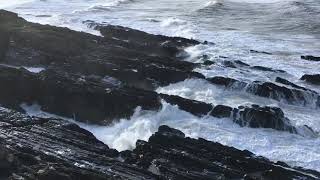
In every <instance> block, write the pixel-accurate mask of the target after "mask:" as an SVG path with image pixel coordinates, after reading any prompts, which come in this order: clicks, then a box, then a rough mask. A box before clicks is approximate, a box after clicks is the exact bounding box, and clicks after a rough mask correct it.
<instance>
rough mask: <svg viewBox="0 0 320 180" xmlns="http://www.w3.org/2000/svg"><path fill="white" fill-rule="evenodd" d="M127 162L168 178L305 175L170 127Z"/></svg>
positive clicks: (139, 147) (141, 143)
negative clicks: (186, 136) (192, 137)
mask: <svg viewBox="0 0 320 180" xmlns="http://www.w3.org/2000/svg"><path fill="white" fill-rule="evenodd" d="M137 155H138V156H137ZM137 157H139V158H137ZM125 162H130V163H135V164H137V165H138V166H142V167H144V168H146V169H148V170H149V171H152V172H154V173H157V174H161V175H162V176H164V177H165V178H166V179H242V178H244V179H274V178H280V179H293V178H298V179H299V178H302V177H303V176H304V175H303V176H300V175H299V172H297V171H294V170H293V171H292V170H291V169H290V168H286V167H287V165H285V164H283V166H282V165H280V164H282V163H280V162H279V163H277V164H273V163H271V162H270V161H268V160H266V159H264V158H262V157H255V158H254V157H253V154H252V153H251V152H249V151H240V150H237V149H235V148H232V147H227V146H223V145H221V144H219V143H214V142H210V141H207V140H204V139H191V138H185V137H184V134H183V133H181V132H180V131H177V130H174V129H171V128H170V127H168V126H161V127H160V128H159V130H158V132H156V133H155V134H154V135H152V136H151V137H150V139H149V142H145V141H138V142H137V147H136V149H134V150H133V153H132V155H131V156H127V158H126V159H125ZM278 164H279V165H278ZM316 177H317V175H316V176H315V178H316ZM306 178H311V179H312V178H313V177H306Z"/></svg>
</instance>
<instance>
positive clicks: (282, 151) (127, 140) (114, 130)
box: [21, 103, 320, 170]
mask: <svg viewBox="0 0 320 180" xmlns="http://www.w3.org/2000/svg"><path fill="white" fill-rule="evenodd" d="M21 107H22V108H24V109H25V110H27V112H28V113H29V114H30V115H36V116H42V117H48V116H49V117H50V116H51V117H52V116H54V115H52V114H48V113H44V112H41V111H40V107H39V106H37V105H33V106H27V105H25V104H23V105H22V106H21ZM54 117H57V116H54ZM69 120H70V121H72V122H74V121H73V120H71V119H69ZM77 124H79V125H80V126H81V127H82V128H84V129H87V130H89V131H90V132H92V133H93V134H94V135H95V136H96V137H97V138H98V139H99V140H101V141H103V142H104V143H106V144H107V145H109V146H110V147H111V148H115V149H117V150H120V151H121V150H127V149H132V148H134V147H135V143H136V140H138V139H142V140H148V138H149V137H150V136H151V135H152V133H154V132H156V131H157V128H158V127H159V126H160V125H168V126H171V127H173V128H176V129H179V130H181V131H183V132H184V133H185V134H186V136H189V137H193V138H198V137H202V138H206V139H208V140H212V141H216V142H220V143H222V144H224V145H228V146H233V147H236V148H238V149H247V150H250V151H252V152H254V153H255V154H257V155H261V156H264V157H267V158H269V159H271V160H274V161H279V160H280V161H285V162H288V163H289V164H291V165H297V166H302V167H305V168H311V169H316V170H320V154H319V153H318V152H319V151H320V139H319V138H306V137H302V136H299V135H294V134H290V133H288V132H280V131H276V130H272V129H261V128H259V129H254V128H246V127H240V126H238V125H237V124H235V123H233V122H232V121H231V120H230V119H217V118H213V117H204V118H198V117H195V116H193V115H192V114H190V113H187V112H185V111H182V110H180V109H178V107H176V106H172V105H169V104H167V103H163V108H162V109H161V110H159V111H158V112H154V111H142V110H140V109H139V108H138V109H137V110H136V112H135V114H134V115H133V116H132V117H131V118H130V119H129V120H126V119H122V120H120V121H119V122H118V123H115V124H114V125H112V126H105V127H104V126H95V125H88V124H84V123H79V122H77Z"/></svg>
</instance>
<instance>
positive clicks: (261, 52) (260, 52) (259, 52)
mask: <svg viewBox="0 0 320 180" xmlns="http://www.w3.org/2000/svg"><path fill="white" fill-rule="evenodd" d="M250 53H258V54H266V55H272V53H269V52H265V51H256V50H250Z"/></svg>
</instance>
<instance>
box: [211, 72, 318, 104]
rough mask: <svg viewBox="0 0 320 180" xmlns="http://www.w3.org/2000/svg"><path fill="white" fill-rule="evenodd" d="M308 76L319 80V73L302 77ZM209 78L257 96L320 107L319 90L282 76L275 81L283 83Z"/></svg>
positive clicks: (219, 83)
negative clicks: (316, 90) (297, 83)
mask: <svg viewBox="0 0 320 180" xmlns="http://www.w3.org/2000/svg"><path fill="white" fill-rule="evenodd" d="M307 78H309V79H308V80H309V81H314V82H315V83H316V82H317V81H318V79H317V78H318V77H317V75H310V76H308V75H305V76H304V78H302V79H307ZM207 80H208V81H209V82H210V83H212V84H215V85H219V86H223V87H225V88H227V89H230V90H244V91H245V92H247V93H250V94H253V95H256V96H261V97H265V98H271V99H274V100H277V101H283V100H285V102H286V103H288V104H298V105H299V104H300V105H304V106H308V105H309V106H313V107H320V106H319V102H318V101H317V99H319V97H320V96H319V94H318V93H317V92H315V91H313V90H310V89H307V88H304V87H301V86H298V85H296V84H294V83H292V82H290V81H288V80H286V79H283V78H280V77H277V78H276V80H275V81H276V82H278V83H281V84H283V85H280V84H276V83H273V82H261V81H253V82H250V83H247V82H243V81H240V80H237V79H233V78H229V77H221V76H216V77H212V78H207ZM284 85H285V86H284ZM310 99H314V100H315V101H314V102H313V101H310Z"/></svg>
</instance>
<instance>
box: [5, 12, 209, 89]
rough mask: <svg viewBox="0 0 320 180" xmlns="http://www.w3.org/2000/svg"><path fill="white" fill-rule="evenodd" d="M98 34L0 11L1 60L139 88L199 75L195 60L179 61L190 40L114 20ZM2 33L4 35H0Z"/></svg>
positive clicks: (11, 63) (6, 62) (151, 87)
mask: <svg viewBox="0 0 320 180" xmlns="http://www.w3.org/2000/svg"><path fill="white" fill-rule="evenodd" d="M98 29H99V30H100V31H101V33H102V34H103V35H105V36H104V37H99V36H94V35H90V34H86V33H83V32H76V31H72V30H69V29H66V28H61V27H52V26H48V25H40V24H35V23H30V22H27V21H25V20H24V19H22V18H19V17H18V16H17V15H16V14H14V13H10V12H7V11H3V10H1V11H0V37H2V38H1V39H0V46H1V47H4V48H1V52H0V56H2V58H1V59H0V61H1V63H5V64H10V65H15V66H31V67H32V66H36V67H38V66H41V67H44V68H51V69H56V70H59V71H66V72H69V73H77V74H81V75H97V76H102V77H104V76H111V77H113V78H116V79H119V80H120V81H122V82H123V83H126V84H128V85H130V86H134V87H136V88H142V89H147V90H150V89H155V88H156V87H158V86H159V85H161V86H163V85H168V84H170V83H174V82H178V81H181V80H185V79H187V78H191V77H198V78H204V76H203V75H201V74H199V73H196V72H192V70H193V68H194V67H196V65H195V64H193V63H190V62H185V61H180V59H181V57H179V55H181V54H183V48H184V47H187V46H191V45H196V44H199V42H197V41H195V40H188V39H184V38H175V37H165V36H160V35H151V34H147V33H144V32H141V31H137V30H133V29H128V28H124V27H120V26H106V27H102V26H101V27H100V26H99V28H98ZM3 37H5V38H3ZM8 39H9V40H8Z"/></svg>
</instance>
